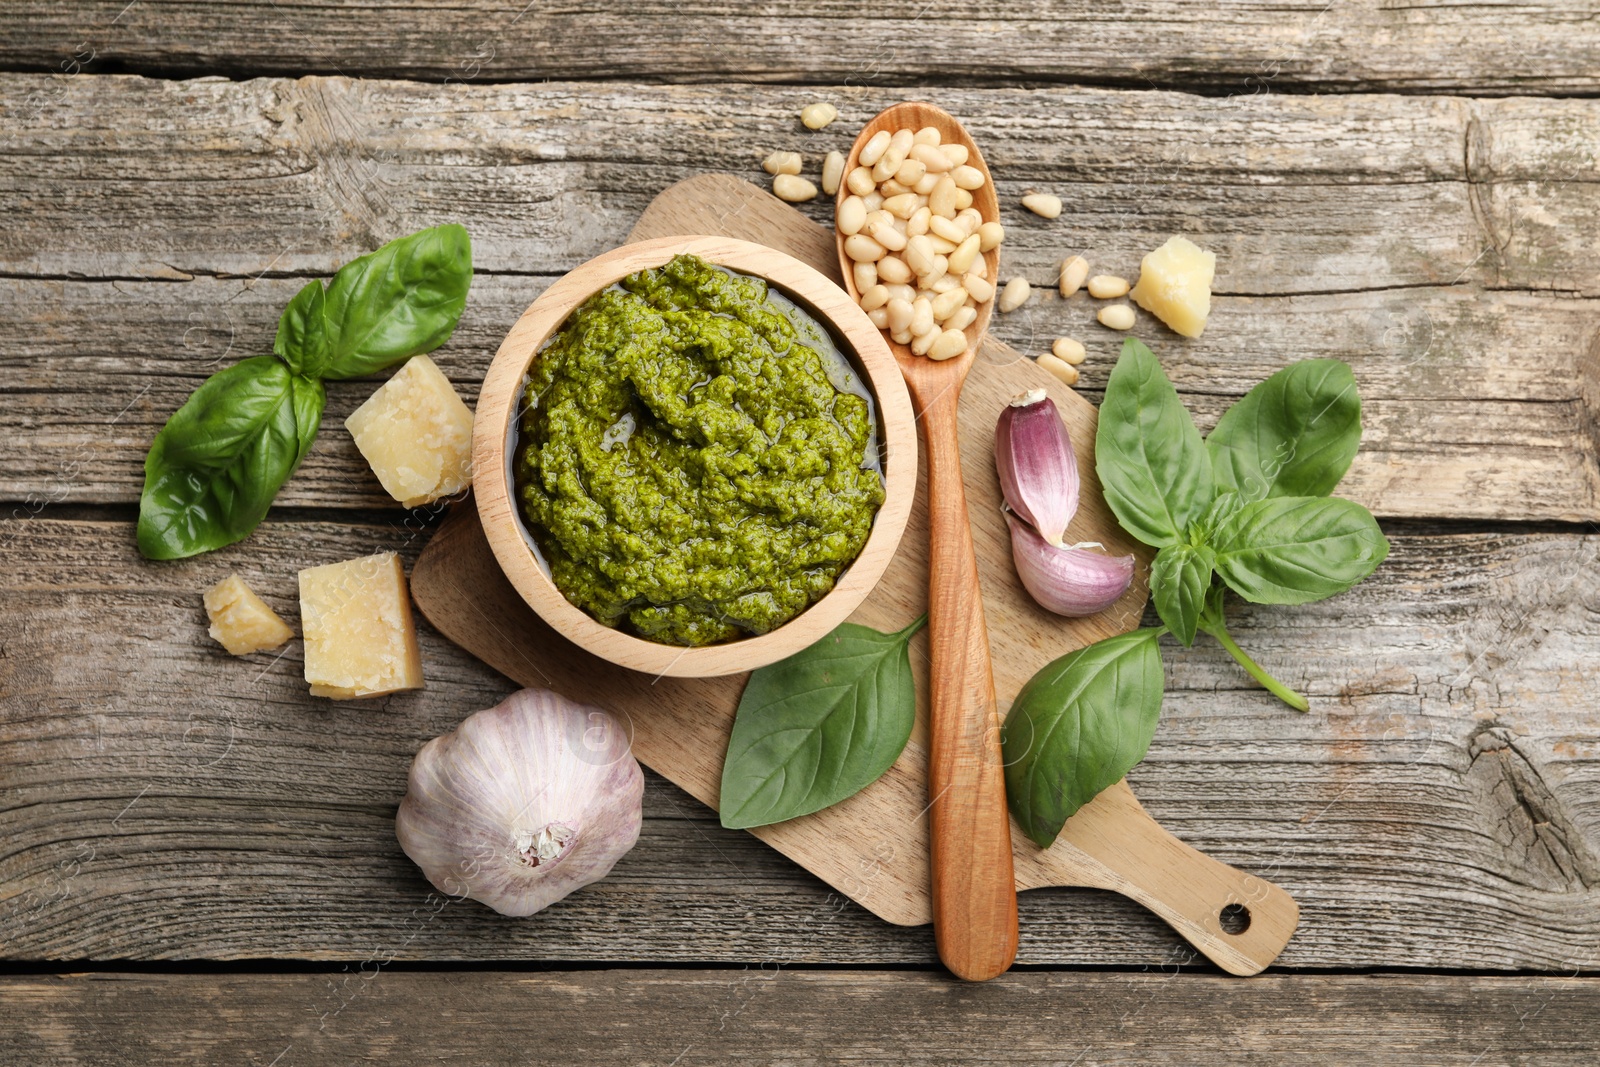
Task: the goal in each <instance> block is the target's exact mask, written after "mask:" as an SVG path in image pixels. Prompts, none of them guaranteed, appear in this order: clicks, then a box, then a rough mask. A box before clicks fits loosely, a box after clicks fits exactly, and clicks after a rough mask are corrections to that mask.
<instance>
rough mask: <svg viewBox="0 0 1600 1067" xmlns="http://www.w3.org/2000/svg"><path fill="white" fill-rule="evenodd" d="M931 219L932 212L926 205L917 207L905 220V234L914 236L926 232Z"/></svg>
mask: <svg viewBox="0 0 1600 1067" xmlns="http://www.w3.org/2000/svg"><path fill="white" fill-rule="evenodd" d="M932 221H933V212H931V211H929V210H928V208H927V205H923V206H922V207H919V208H917V210H916V211H915V212H914V213H913V214H912V216H911V217H910V218H909V219H907V220H906V236H907V237H916V236H917V235H919V234H924V233H927V232H928V228H929V227H928V224H929V223H930V222H932Z"/></svg>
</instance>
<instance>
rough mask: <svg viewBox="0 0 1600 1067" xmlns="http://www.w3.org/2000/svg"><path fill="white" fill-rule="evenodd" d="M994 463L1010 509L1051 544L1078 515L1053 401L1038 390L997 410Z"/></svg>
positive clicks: (1068, 449)
mask: <svg viewBox="0 0 1600 1067" xmlns="http://www.w3.org/2000/svg"><path fill="white" fill-rule="evenodd" d="M994 465H995V469H996V470H997V471H998V472H999V474H1000V491H1001V492H1002V493H1003V494H1005V498H1006V504H1007V505H1009V506H1010V508H1011V510H1012V511H1014V512H1016V513H1017V514H1018V515H1020V516H1022V518H1023V520H1024V521H1025V522H1028V523H1031V524H1032V525H1033V528H1034V529H1035V530H1037V531H1039V535H1040V536H1041V537H1043V538H1044V539H1045V540H1046V541H1047V542H1049V543H1050V544H1052V545H1060V544H1061V543H1062V541H1063V540H1064V538H1065V536H1066V532H1067V523H1069V522H1071V521H1072V516H1073V515H1075V514H1077V511H1078V460H1077V457H1075V456H1074V455H1073V454H1072V443H1071V442H1070V441H1069V440H1068V439H1067V428H1066V426H1065V425H1063V424H1062V422H1061V413H1060V412H1059V411H1057V410H1056V405H1055V401H1053V400H1051V399H1050V398H1049V397H1048V396H1046V395H1045V392H1044V390H1043V389H1034V390H1032V391H1031V392H1027V393H1023V394H1022V395H1021V396H1019V397H1017V398H1016V399H1015V400H1012V401H1011V402H1010V403H1009V404H1007V405H1006V406H1005V407H1004V408H1003V409H1002V410H1001V412H1000V421H999V422H998V423H997V424H996V425H995V429H994Z"/></svg>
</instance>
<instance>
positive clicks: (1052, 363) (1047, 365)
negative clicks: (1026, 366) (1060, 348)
mask: <svg viewBox="0 0 1600 1067" xmlns="http://www.w3.org/2000/svg"><path fill="white" fill-rule="evenodd" d="M1036 362H1037V363H1038V364H1039V366H1041V367H1043V368H1044V369H1045V370H1047V371H1049V372H1050V373H1051V374H1054V375H1055V376H1056V377H1057V378H1060V379H1061V380H1062V381H1063V382H1064V383H1066V384H1067V385H1077V384H1078V368H1077V367H1074V366H1073V365H1072V364H1070V363H1068V362H1067V361H1065V360H1062V359H1057V358H1056V357H1055V356H1052V355H1050V354H1049V353H1045V354H1044V355H1042V356H1040V357H1039V358H1038V360H1036Z"/></svg>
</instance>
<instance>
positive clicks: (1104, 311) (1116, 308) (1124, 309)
mask: <svg viewBox="0 0 1600 1067" xmlns="http://www.w3.org/2000/svg"><path fill="white" fill-rule="evenodd" d="M1095 318H1097V319H1099V320H1100V325H1102V326H1105V327H1107V328H1109V329H1113V330H1131V329H1133V308H1131V307H1129V306H1128V305H1127V304H1108V305H1106V306H1105V307H1103V308H1101V309H1100V313H1099V314H1098V315H1096V316H1095Z"/></svg>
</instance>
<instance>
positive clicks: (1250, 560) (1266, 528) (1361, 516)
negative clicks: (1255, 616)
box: [1211, 496, 1389, 604]
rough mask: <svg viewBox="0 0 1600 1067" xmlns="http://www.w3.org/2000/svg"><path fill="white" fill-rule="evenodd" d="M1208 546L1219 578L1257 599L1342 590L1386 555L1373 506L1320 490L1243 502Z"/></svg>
mask: <svg viewBox="0 0 1600 1067" xmlns="http://www.w3.org/2000/svg"><path fill="white" fill-rule="evenodd" d="M1211 547H1212V548H1214V549H1215V550H1216V553H1217V563H1216V567H1217V573H1218V574H1220V575H1222V580H1223V581H1225V582H1227V583H1228V587H1229V588H1230V589H1232V590H1233V591H1234V592H1236V593H1238V594H1239V595H1240V596H1242V597H1244V598H1245V599H1246V600H1248V601H1251V602H1252V603H1255V604H1305V603H1309V602H1310V601H1313V600H1321V599H1323V598H1324V597H1330V596H1333V595H1334V594H1336V593H1342V592H1344V591H1345V590H1346V589H1349V588H1350V587H1351V586H1353V585H1355V584H1356V583H1357V582H1359V581H1361V580H1362V579H1363V578H1365V577H1366V576H1367V575H1369V574H1371V573H1372V572H1373V571H1375V570H1377V568H1378V564H1380V563H1382V562H1383V561H1384V558H1385V557H1386V556H1388V554H1389V542H1388V541H1387V540H1386V539H1385V538H1384V536H1383V533H1382V531H1380V530H1379V529H1378V523H1377V520H1375V519H1374V518H1373V517H1372V513H1371V512H1369V511H1368V510H1367V509H1366V508H1364V507H1362V506H1361V505H1360V504H1357V503H1354V502H1353V501H1349V500H1341V499H1339V498H1338V497H1320V496H1281V497H1273V498H1272V499H1270V500H1258V501H1256V502H1255V503H1253V504H1246V505H1245V506H1244V507H1242V508H1240V509H1239V510H1238V511H1236V512H1235V513H1234V514H1233V517H1232V518H1230V519H1229V520H1228V521H1227V522H1226V523H1224V524H1223V525H1222V527H1221V528H1220V529H1218V530H1217V532H1216V536H1215V537H1214V538H1213V539H1212V542H1211Z"/></svg>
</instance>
